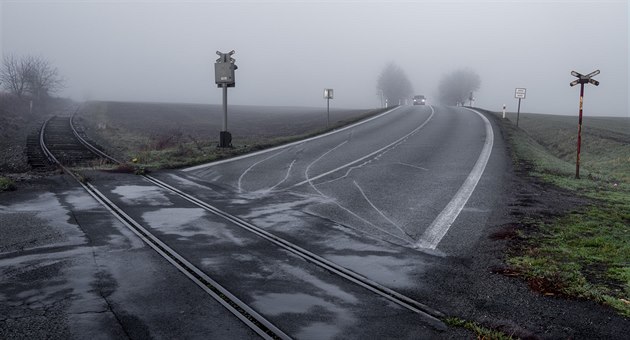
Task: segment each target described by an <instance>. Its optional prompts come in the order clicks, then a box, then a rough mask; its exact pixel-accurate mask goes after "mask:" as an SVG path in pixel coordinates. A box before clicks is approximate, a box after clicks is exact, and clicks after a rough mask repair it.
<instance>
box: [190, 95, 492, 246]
mask: <svg viewBox="0 0 630 340" xmlns="http://www.w3.org/2000/svg"><path fill="white" fill-rule="evenodd" d="M494 139H495V138H494V129H493V128H492V125H491V123H490V122H489V121H488V120H487V118H485V117H484V116H483V115H482V114H480V113H478V112H475V111H472V110H469V109H466V108H456V107H433V106H413V107H399V108H396V109H394V110H391V111H389V112H387V113H386V114H383V115H381V116H378V117H376V118H374V119H372V120H369V121H367V122H363V123H361V124H359V125H355V126H352V127H349V128H346V129H343V130H339V131H336V132H334V133H331V134H328V135H325V136H322V137H319V138H315V139H311V140H307V141H302V142H297V143H293V144H291V145H289V146H284V147H280V148H276V149H272V150H267V151H265V152H261V153H258V154H255V155H250V156H246V157H242V158H238V159H234V160H229V161H225V162H217V163H212V164H206V165H201V166H196V167H192V168H188V169H184V172H185V173H187V174H189V175H191V176H194V178H197V179H202V180H204V182H205V183H207V184H211V185H213V186H216V187H218V188H219V189H217V190H218V191H221V192H222V194H223V195H225V196H227V197H229V198H230V199H231V200H232V201H230V200H226V201H225V203H224V207H225V208H226V209H227V210H232V211H236V212H240V213H241V215H244V216H250V217H252V216H253V215H252V211H259V212H260V210H261V209H264V207H270V208H271V207H272V206H273V207H275V208H274V209H278V206H281V205H284V206H286V209H287V211H288V210H296V209H297V210H299V211H302V212H304V213H306V214H308V215H310V216H315V217H319V218H320V223H316V224H317V227H319V228H322V227H323V228H324V229H325V228H326V226H325V225H326V224H327V225H328V227H329V228H332V227H341V228H344V229H347V230H352V232H357V233H359V234H361V235H363V236H368V237H369V238H376V239H379V240H383V241H386V242H389V243H393V244H396V245H401V246H405V247H410V248H414V249H418V250H423V251H428V252H432V251H434V249H436V248H437V249H438V250H443V249H453V248H454V249H457V248H458V247H459V248H462V247H463V248H465V247H466V239H453V238H450V237H448V236H449V235H450V233H451V229H455V228H457V229H458V232H457V233H459V234H462V235H466V238H468V237H469V236H470V235H468V234H469V233H470V232H474V230H475V229H478V227H479V226H471V225H470V223H469V222H471V218H472V219H473V220H477V221H479V220H483V219H484V217H485V218H487V216H484V214H485V215H488V214H489V213H490V210H491V209H490V208H491V207H488V206H486V205H484V204H482V206H476V207H475V206H471V204H467V203H468V202H469V199H470V198H471V196H473V193H475V189H476V188H477V186H478V185H479V183H480V182H481V183H482V185H483V184H484V183H488V184H490V186H494V187H496V183H491V182H492V181H491V180H488V179H487V178H484V176H483V174H484V172H485V170H486V168H487V167H488V161H489V160H490V159H491V158H492V151H493V146H494ZM494 158H497V157H494ZM502 161H503V160H500V161H499V162H496V163H498V164H502ZM492 171H500V169H493V170H489V171H488V172H492ZM479 191H481V192H482V196H483V197H479V196H480V195H476V197H475V201H476V202H492V201H493V189H492V188H490V189H488V188H482V189H480V190H479ZM471 212H472V214H471ZM254 215H255V214H254ZM460 215H461V216H460ZM466 215H472V216H466ZM321 221H328V222H329V223H321ZM461 222H463V223H461ZM298 238H299V237H298ZM442 242H447V243H446V244H443V243H442Z"/></svg>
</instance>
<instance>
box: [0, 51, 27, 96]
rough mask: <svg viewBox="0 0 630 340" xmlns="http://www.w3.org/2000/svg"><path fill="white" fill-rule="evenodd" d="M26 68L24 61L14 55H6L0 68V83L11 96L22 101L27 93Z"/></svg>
mask: <svg viewBox="0 0 630 340" xmlns="http://www.w3.org/2000/svg"><path fill="white" fill-rule="evenodd" d="M27 73H28V66H27V65H26V62H25V60H24V59H18V58H16V57H15V56H14V55H11V54H9V55H6V56H4V58H3V60H2V68H0V82H2V86H3V87H4V88H5V89H6V90H7V91H9V92H10V93H11V94H13V95H15V96H17V97H18V98H19V99H22V97H23V96H24V93H25V92H26V91H27V81H26V79H27V77H28V76H27Z"/></svg>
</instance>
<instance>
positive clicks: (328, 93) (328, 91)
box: [324, 89, 333, 129]
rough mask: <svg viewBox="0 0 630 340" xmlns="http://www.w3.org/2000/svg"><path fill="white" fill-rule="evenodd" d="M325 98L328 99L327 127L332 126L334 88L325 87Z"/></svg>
mask: <svg viewBox="0 0 630 340" xmlns="http://www.w3.org/2000/svg"><path fill="white" fill-rule="evenodd" d="M324 99H326V128H327V129H328V128H329V127H330V100H331V99H333V89H324Z"/></svg>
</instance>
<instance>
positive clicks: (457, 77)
mask: <svg viewBox="0 0 630 340" xmlns="http://www.w3.org/2000/svg"><path fill="white" fill-rule="evenodd" d="M480 86H481V79H480V78H479V75H478V74H477V73H475V72H474V71H472V70H468V69H460V70H457V71H455V72H453V73H450V74H447V75H446V76H444V77H442V80H441V81H440V86H439V88H438V93H439V94H438V97H439V99H440V102H442V103H443V104H447V105H459V104H462V105H463V104H464V103H465V102H466V99H468V96H469V95H470V92H473V91H476V90H478V89H479V87H480Z"/></svg>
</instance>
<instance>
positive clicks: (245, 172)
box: [238, 149, 287, 193]
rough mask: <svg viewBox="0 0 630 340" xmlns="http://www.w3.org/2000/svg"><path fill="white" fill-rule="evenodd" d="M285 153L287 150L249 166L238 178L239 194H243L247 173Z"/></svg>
mask: <svg viewBox="0 0 630 340" xmlns="http://www.w3.org/2000/svg"><path fill="white" fill-rule="evenodd" d="M285 151H287V149H284V150H282V151H280V152H277V153H274V154H273V155H271V156H269V157H267V158H264V159H261V160H259V161H258V162H256V163H254V164H252V165H250V166H249V168H247V169H245V171H243V173H242V174H241V175H240V176H239V177H238V192H239V193H241V192H243V187H242V184H241V182H242V181H243V177H245V175H246V174H247V173H248V172H249V171H250V170H251V169H253V168H254V167H255V166H256V165H258V164H260V163H262V162H264V161H266V160H269V159H272V158H274V157H276V156H278V155H279V154H281V153H283V152H285Z"/></svg>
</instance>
